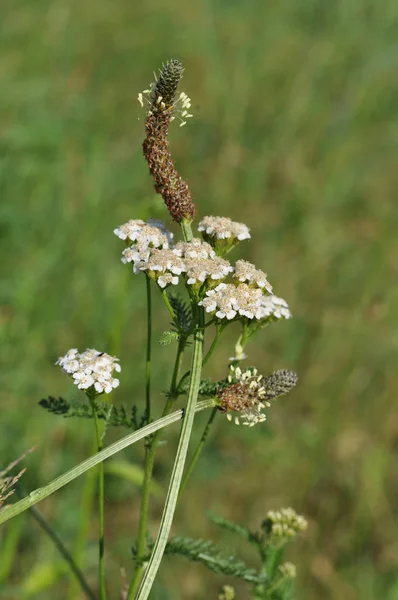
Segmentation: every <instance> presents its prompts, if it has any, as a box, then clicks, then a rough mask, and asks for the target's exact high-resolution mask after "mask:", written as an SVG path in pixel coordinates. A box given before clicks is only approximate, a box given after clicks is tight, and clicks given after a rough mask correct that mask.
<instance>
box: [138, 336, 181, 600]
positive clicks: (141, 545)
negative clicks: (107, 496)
mask: <svg viewBox="0 0 398 600" xmlns="http://www.w3.org/2000/svg"><path fill="white" fill-rule="evenodd" d="M185 343H186V340H185V339H183V338H180V341H179V343H178V349H177V355H176V359H175V363H174V370H173V375H172V379H171V384H170V394H169V399H168V401H167V403H166V405H165V408H164V410H163V415H162V416H165V415H167V414H169V413H170V410H171V408H172V406H173V404H174V401H175V391H176V384H177V380H178V376H179V372H180V367H181V361H182V357H183V352H184V348H185ZM160 431H161V430H159V431H158V432H157V433H156V434H155V435H154V436H153V437H152V439H151V440H148V441H147V446H146V449H145V471H144V481H143V485H142V497H141V510H140V521H139V527H138V539H137V554H136V557H135V560H136V569H135V571H134V576H133V579H132V580H131V584H130V587H129V591H128V594H127V600H131V599H132V598H134V596H135V594H136V592H137V589H138V586H139V584H140V581H141V577H142V573H143V569H144V566H143V564H142V563H143V558H144V555H145V539H146V535H147V530H148V505H149V498H150V486H151V480H152V473H153V467H154V464H155V455H156V448H157V444H158V440H159V435H160Z"/></svg>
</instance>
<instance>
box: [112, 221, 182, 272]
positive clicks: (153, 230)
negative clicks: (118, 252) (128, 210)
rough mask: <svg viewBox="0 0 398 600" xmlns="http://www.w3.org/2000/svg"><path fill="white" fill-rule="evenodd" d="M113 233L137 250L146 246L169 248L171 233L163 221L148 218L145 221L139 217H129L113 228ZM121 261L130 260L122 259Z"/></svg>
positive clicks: (146, 247)
mask: <svg viewBox="0 0 398 600" xmlns="http://www.w3.org/2000/svg"><path fill="white" fill-rule="evenodd" d="M114 234H115V235H117V237H118V238H120V239H121V240H123V241H125V242H126V243H127V245H128V246H134V247H135V249H136V250H137V251H139V252H141V251H143V250H147V249H148V248H150V247H152V248H170V246H171V245H172V243H173V237H174V236H173V234H172V233H171V231H168V230H167V229H166V226H165V224H164V223H163V221H160V220H159V219H149V220H148V222H147V223H146V222H145V221H142V220H141V219H130V221H128V222H127V223H124V224H123V225H120V227H117V228H116V229H114ZM122 262H131V261H130V260H123V258H122Z"/></svg>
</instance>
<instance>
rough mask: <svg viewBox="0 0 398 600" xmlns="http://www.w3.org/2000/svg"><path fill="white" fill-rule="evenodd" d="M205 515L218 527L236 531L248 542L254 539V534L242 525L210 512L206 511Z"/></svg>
mask: <svg viewBox="0 0 398 600" xmlns="http://www.w3.org/2000/svg"><path fill="white" fill-rule="evenodd" d="M207 517H208V519H209V520H210V521H211V522H212V523H214V524H215V525H217V526H218V527H221V528H222V529H226V530H227V531H231V532H232V533H236V534H237V535H238V536H239V537H240V538H241V539H242V540H245V541H247V542H250V541H252V540H253V539H254V535H253V534H252V533H251V531H250V530H249V529H248V528H247V527H245V526H244V525H239V524H238V523H234V522H233V521H230V520H229V519H226V518H225V517H218V516H217V515H212V514H211V513H207Z"/></svg>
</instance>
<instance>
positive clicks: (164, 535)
mask: <svg viewBox="0 0 398 600" xmlns="http://www.w3.org/2000/svg"><path fill="white" fill-rule="evenodd" d="M191 233H192V232H191ZM197 314H198V317H197V324H196V330H195V335H194V347H193V356H192V367H191V373H192V374H191V379H190V382H189V392H188V399H187V406H186V410H185V417H184V420H183V423H182V427H181V433H180V439H179V443H178V448H177V453H176V458H175V461H174V466H173V471H172V474H171V479H170V484H169V489H168V492H167V497H166V502H165V506H164V510H163V516H162V520H161V523H160V527H159V532H158V535H157V538H156V541H155V544H154V547H153V551H152V555H151V558H150V560H149V564H148V568H147V570H146V571H145V573H144V576H143V578H142V581H141V585H140V588H139V590H138V596H137V600H146V598H148V595H149V593H150V591H151V588H152V585H153V582H154V580H155V577H156V574H157V571H158V569H159V566H160V563H161V560H162V557H163V553H164V549H165V547H166V543H167V539H168V537H169V533H170V528H171V524H172V521H173V517H174V511H175V508H176V504H177V499H178V491H179V489H180V485H181V479H182V475H183V470H184V465H185V460H186V456H187V451H188V444H189V439H190V436H191V432H192V425H193V420H194V416H195V409H196V402H197V397H198V391H199V385H200V377H201V371H202V356H203V339H204V330H203V324H204V312H203V309H202V308H199V307H197Z"/></svg>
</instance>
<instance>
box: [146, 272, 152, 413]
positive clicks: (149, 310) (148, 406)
mask: <svg viewBox="0 0 398 600" xmlns="http://www.w3.org/2000/svg"><path fill="white" fill-rule="evenodd" d="M145 280H146V303H147V339H146V362H145V403H146V422H147V423H149V422H150V420H151V353H152V296H151V280H150V279H149V277H148V275H146V277H145Z"/></svg>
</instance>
